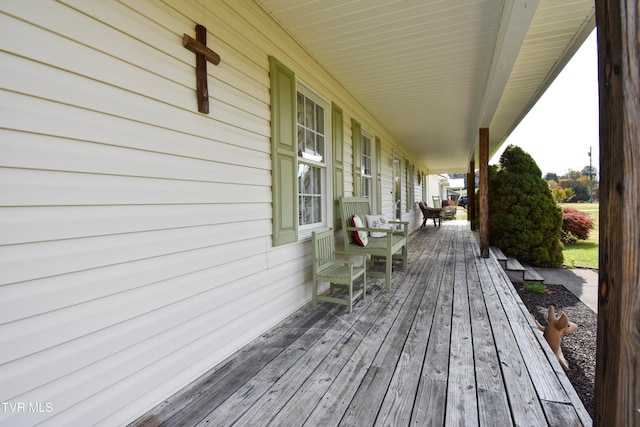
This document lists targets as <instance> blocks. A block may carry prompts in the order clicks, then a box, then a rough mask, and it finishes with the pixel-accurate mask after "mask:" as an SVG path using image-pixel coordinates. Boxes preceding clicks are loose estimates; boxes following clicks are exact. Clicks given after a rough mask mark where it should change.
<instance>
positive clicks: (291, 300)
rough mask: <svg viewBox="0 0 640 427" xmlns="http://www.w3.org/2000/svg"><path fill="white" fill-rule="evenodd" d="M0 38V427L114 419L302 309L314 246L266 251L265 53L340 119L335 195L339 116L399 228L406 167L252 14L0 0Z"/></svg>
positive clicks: (229, 6) (353, 108) (171, 1)
mask: <svg viewBox="0 0 640 427" xmlns="http://www.w3.org/2000/svg"><path fill="white" fill-rule="evenodd" d="M196 23H199V24H203V25H205V26H206V27H207V28H208V31H209V33H208V46H209V47H210V48H212V49H213V50H215V51H216V52H217V53H218V54H220V56H221V58H222V61H221V63H220V65H218V66H214V65H212V64H208V74H209V77H208V82H209V95H210V114H209V115H203V114H200V113H198V112H197V104H196V97H195V76H194V66H195V57H194V54H193V53H191V52H190V51H188V50H186V49H185V48H183V47H182V35H183V34H184V33H187V34H190V35H192V36H193V35H194V27H195V24H196ZM0 28H1V29H2V30H0V31H1V32H2V37H0V44H1V45H2V47H1V49H0V402H6V403H11V405H13V406H8V405H5V404H4V403H3V408H1V409H0V425H11V426H19V425H33V424H35V423H38V422H43V421H48V422H50V423H51V425H93V424H103V425H119V424H123V423H126V422H128V421H130V420H132V419H135V418H136V417H137V416H139V415H140V414H142V413H144V412H145V411H146V410H148V409H149V408H150V407H152V406H154V405H156V404H158V403H159V402H161V401H162V399H164V398H166V397H168V396H169V395H171V394H172V393H174V392H175V391H177V390H179V389H180V388H181V387H183V386H184V385H186V384H187V383H189V382H190V381H192V380H194V379H195V378H197V377H198V376H199V375H201V374H203V373H204V372H206V371H207V370H209V369H211V368H212V367H214V366H216V365H217V364H219V363H220V362H221V361H223V360H224V359H225V358H226V357H228V356H229V355H230V354H232V353H233V352H234V351H236V350H237V349H239V348H240V347H242V346H243V345H245V344H246V343H248V342H249V341H250V340H252V339H254V338H256V337H257V336H259V335H260V334H261V333H263V332H264V331H265V330H267V329H269V328H271V327H273V326H274V325H276V324H278V323H279V322H280V321H282V320H283V319H285V318H286V317H287V316H289V315H290V314H291V313H293V312H294V311H295V310H297V309H299V308H300V307H302V306H303V305H305V304H307V303H308V302H309V301H310V299H311V284H310V278H311V263H310V259H309V256H310V245H309V242H308V241H300V242H298V243H295V244H291V245H286V246H281V247H272V243H271V233H272V227H271V219H272V206H271V202H272V197H271V170H270V169H271V160H270V106H269V99H270V93H269V74H268V69H269V63H268V56H269V55H274V56H276V57H277V58H278V59H279V60H280V61H282V62H283V63H285V64H286V65H287V66H288V67H290V68H291V69H292V70H293V71H294V72H295V73H296V74H297V76H298V77H299V78H300V79H301V80H303V81H304V82H305V83H306V84H307V85H309V86H310V87H311V88H313V90H314V91H316V92H317V93H318V94H319V95H321V96H322V97H325V98H326V99H328V100H329V101H334V102H336V103H337V104H338V105H339V106H340V107H341V108H342V109H343V110H344V132H345V135H344V141H345V159H346V162H347V163H346V165H345V177H346V182H345V194H346V195H350V194H351V193H352V180H351V173H352V169H351V153H352V149H351V139H350V138H351V126H350V121H351V118H352V117H355V118H356V119H357V120H358V121H360V122H361V123H362V126H363V127H365V128H366V129H368V130H369V131H370V132H372V133H374V134H375V135H376V136H378V137H380V138H381V141H382V168H383V170H382V182H383V189H382V195H383V200H382V203H383V213H385V214H387V215H389V216H391V215H392V206H393V201H392V200H391V195H390V194H391V170H390V164H389V160H388V159H389V158H390V157H391V156H392V153H395V154H398V153H401V154H402V155H403V156H405V157H407V158H409V159H410V156H409V154H408V153H407V152H406V151H405V150H404V148H403V146H402V145H401V144H400V143H399V142H398V141H395V140H394V139H393V138H392V137H391V135H389V134H388V133H387V132H386V131H385V129H384V128H382V127H381V126H380V124H379V123H378V122H377V121H376V120H375V119H374V118H373V117H371V116H370V115H369V114H368V113H367V111H366V109H365V108H364V107H363V106H361V105H360V104H359V103H358V102H357V101H356V100H355V99H354V98H352V97H351V96H350V94H349V93H347V92H346V91H345V89H344V88H342V87H341V86H340V85H339V84H338V83H337V82H336V80H335V79H333V78H332V77H331V76H330V75H328V74H327V73H326V72H325V71H324V69H323V68H322V67H321V66H320V64H318V63H316V62H315V61H314V60H313V59H312V58H311V57H309V56H308V55H307V54H306V52H305V51H304V50H303V49H301V47H300V46H298V45H297V44H296V43H295V41H294V40H293V39H291V38H290V37H289V36H288V35H287V34H286V33H285V32H284V31H283V30H282V29H281V28H280V27H278V25H277V24H276V23H275V22H274V21H272V20H271V19H270V18H269V17H268V16H267V15H266V14H265V13H264V12H263V11H262V10H261V9H260V8H258V7H257V6H256V5H255V4H254V3H253V2H250V1H246V2H238V1H235V0H229V1H214V0H211V1H206V2H205V3H202V2H201V1H197V0H167V1H158V0H122V1H120V2H106V1H86V0H60V1H44V0H22V1H8V2H3V3H2V5H1V6H0ZM410 160H411V161H413V159H410ZM416 167H420V165H418V164H416ZM423 169H424V168H423ZM403 188H405V187H403ZM416 191H419V193H418V194H421V192H422V189H421V188H420V189H418V190H416ZM402 200H403V201H404V200H406V198H405V197H404V195H403V197H402ZM407 219H409V220H410V221H411V229H412V230H413V229H415V228H417V227H418V225H419V222H420V218H419V215H418V214H415V215H414V214H411V215H408V218H407ZM20 404H21V405H23V406H16V405H20ZM36 405H37V406H36ZM12 408H15V409H12ZM20 408H22V410H21V409H20Z"/></svg>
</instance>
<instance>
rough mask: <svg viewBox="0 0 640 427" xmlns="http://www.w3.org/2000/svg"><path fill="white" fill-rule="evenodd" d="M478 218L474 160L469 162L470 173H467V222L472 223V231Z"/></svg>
mask: <svg viewBox="0 0 640 427" xmlns="http://www.w3.org/2000/svg"><path fill="white" fill-rule="evenodd" d="M475 216H476V163H475V160H474V159H471V161H470V162H469V172H468V173H467V220H469V222H470V223H471V229H472V230H475V228H474V225H473V223H474V219H475Z"/></svg>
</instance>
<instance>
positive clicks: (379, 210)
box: [376, 136, 382, 214]
mask: <svg viewBox="0 0 640 427" xmlns="http://www.w3.org/2000/svg"><path fill="white" fill-rule="evenodd" d="M376 201H377V203H378V206H376V212H377V213H378V214H381V213H382V147H381V146H380V137H377V136H376Z"/></svg>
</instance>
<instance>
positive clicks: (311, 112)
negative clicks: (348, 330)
mask: <svg viewBox="0 0 640 427" xmlns="http://www.w3.org/2000/svg"><path fill="white" fill-rule="evenodd" d="M314 107H315V104H314V103H313V101H311V100H310V99H309V98H307V99H306V102H305V112H304V115H305V123H304V125H305V126H306V127H308V128H309V129H314V130H315V128H316V127H315V120H314V118H315V108H314Z"/></svg>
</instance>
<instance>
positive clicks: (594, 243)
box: [560, 203, 600, 268]
mask: <svg viewBox="0 0 640 427" xmlns="http://www.w3.org/2000/svg"><path fill="white" fill-rule="evenodd" d="M560 206H561V207H570V208H573V209H577V210H579V211H583V212H586V213H588V214H589V215H590V216H591V219H592V220H593V226H594V227H593V230H591V232H590V233H589V239H588V240H578V241H577V242H576V243H574V244H572V245H567V246H565V248H564V251H563V255H564V264H565V265H566V266H568V267H589V268H598V236H599V231H598V226H599V219H600V217H599V212H600V205H599V204H597V203H560Z"/></svg>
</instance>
